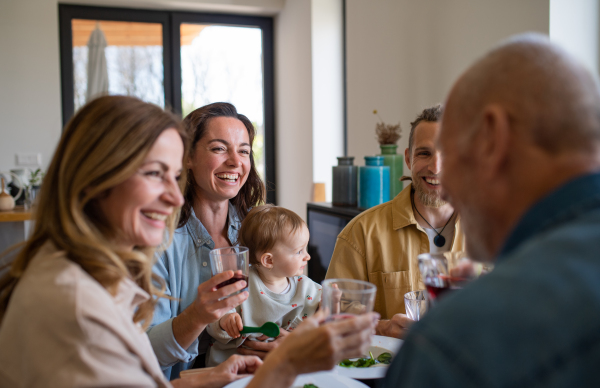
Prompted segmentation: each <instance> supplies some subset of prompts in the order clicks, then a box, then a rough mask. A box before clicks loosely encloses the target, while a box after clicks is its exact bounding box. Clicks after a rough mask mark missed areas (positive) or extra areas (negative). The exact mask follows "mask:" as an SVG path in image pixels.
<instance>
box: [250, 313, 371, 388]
mask: <svg viewBox="0 0 600 388" xmlns="http://www.w3.org/2000/svg"><path fill="white" fill-rule="evenodd" d="M324 318H325V314H324V313H323V312H318V313H316V314H315V315H313V316H312V317H310V318H307V319H306V320H305V321H304V322H303V323H302V324H301V325H300V326H298V327H297V328H296V329H295V330H294V331H293V332H292V333H291V334H290V335H289V336H288V337H287V338H286V339H285V340H284V341H283V342H282V343H281V345H280V346H279V347H278V348H277V349H275V350H274V351H272V352H271V353H269V355H268V357H267V358H266V359H265V363H264V365H263V367H262V368H260V369H259V370H258V372H257V374H256V376H255V377H254V378H253V379H252V380H251V381H250V383H249V384H248V386H247V387H248V388H258V387H264V386H290V385H291V384H292V383H293V381H294V379H295V378H296V376H297V375H298V374H300V373H309V372H316V371H320V370H329V369H331V368H333V367H334V366H335V365H336V364H337V363H338V362H339V361H341V360H343V359H346V358H353V357H359V356H362V355H364V354H366V353H367V350H368V348H369V346H370V345H371V337H372V335H373V329H374V328H375V325H376V321H377V318H379V314H377V313H369V314H364V315H360V316H357V317H353V318H349V319H344V320H340V321H335V322H330V323H326V324H323V325H321V326H319V322H320V321H321V320H323V319H324Z"/></svg>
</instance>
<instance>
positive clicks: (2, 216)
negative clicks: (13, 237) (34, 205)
mask: <svg viewBox="0 0 600 388" xmlns="http://www.w3.org/2000/svg"><path fill="white" fill-rule="evenodd" d="M30 219H31V211H30V210H25V208H24V207H23V206H17V207H15V208H14V209H12V210H9V211H0V222H20V221H29V220H30Z"/></svg>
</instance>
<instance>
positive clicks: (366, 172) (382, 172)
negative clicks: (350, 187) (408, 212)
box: [358, 156, 390, 209]
mask: <svg viewBox="0 0 600 388" xmlns="http://www.w3.org/2000/svg"><path fill="white" fill-rule="evenodd" d="M389 200H390V168H389V167H388V166H384V165H383V156H365V166H361V167H359V168H358V207H359V208H361V209H369V208H371V207H373V206H376V205H379V204H382V203H384V202H387V201H389Z"/></svg>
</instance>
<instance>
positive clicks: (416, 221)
mask: <svg viewBox="0 0 600 388" xmlns="http://www.w3.org/2000/svg"><path fill="white" fill-rule="evenodd" d="M441 114H442V108H441V106H440V105H437V106H434V107H431V108H427V109H425V110H423V112H421V113H420V114H419V115H418V116H417V118H416V119H415V121H413V122H412V123H411V129H410V136H409V140H408V148H407V149H406V150H405V152H404V155H405V159H406V164H407V166H408V167H409V169H410V170H411V175H412V183H411V184H410V185H408V186H407V187H406V188H405V189H404V190H402V191H401V192H400V193H399V194H398V195H397V196H396V198H394V199H393V200H392V201H390V202H386V203H384V204H381V205H379V206H375V207H373V208H371V209H369V210H366V211H364V212H363V213H361V214H360V215H358V216H357V217H356V218H354V219H353V220H352V221H351V222H350V223H349V224H348V225H347V226H346V227H345V228H344V230H342V232H341V233H340V234H339V236H338V237H337V241H336V244H335V249H334V251H333V256H332V258H331V264H330V265H329V269H328V271H327V276H326V278H327V279H332V278H345V279H357V280H364V281H368V282H371V283H373V284H375V285H376V286H377V296H376V298H375V306H374V310H375V311H377V312H378V313H379V314H380V315H381V318H382V320H381V321H380V322H379V324H378V326H377V334H379V335H387V336H390V337H397V338H400V337H402V336H403V335H404V330H405V329H406V328H407V327H408V326H409V325H410V324H411V323H412V321H410V320H409V319H408V318H407V317H406V315H405V314H404V313H405V309H404V294H405V293H407V292H410V291H414V290H419V289H424V288H425V286H424V284H423V281H422V279H421V274H420V273H419V268H418V261H417V256H418V255H419V254H421V253H427V252H446V251H462V250H464V249H465V238H464V235H463V233H462V230H461V226H460V222H459V217H458V215H457V214H456V213H455V212H454V209H453V208H452V206H451V205H450V204H449V203H447V202H445V201H444V200H442V198H441V195H440V182H439V175H440V173H441V167H440V166H441V157H440V152H439V150H438V149H437V147H436V144H435V139H436V137H437V134H438V132H439V122H438V121H439V120H440V117H441ZM409 179H411V178H409Z"/></svg>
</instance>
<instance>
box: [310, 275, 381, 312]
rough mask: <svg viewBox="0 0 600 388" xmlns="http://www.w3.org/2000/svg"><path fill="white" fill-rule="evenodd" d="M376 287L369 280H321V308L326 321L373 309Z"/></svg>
mask: <svg viewBox="0 0 600 388" xmlns="http://www.w3.org/2000/svg"><path fill="white" fill-rule="evenodd" d="M376 293H377V287H376V286H375V285H374V284H371V283H369V282H364V281H362V280H353V279H328V280H325V281H324V282H323V294H322V297H321V308H323V310H324V311H325V313H326V314H327V316H328V317H327V319H326V320H327V321H335V320H338V319H345V318H348V317H350V316H352V315H359V314H366V313H369V312H371V311H373V305H374V304H375V294H376Z"/></svg>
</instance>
